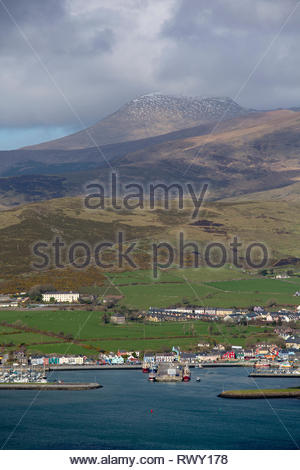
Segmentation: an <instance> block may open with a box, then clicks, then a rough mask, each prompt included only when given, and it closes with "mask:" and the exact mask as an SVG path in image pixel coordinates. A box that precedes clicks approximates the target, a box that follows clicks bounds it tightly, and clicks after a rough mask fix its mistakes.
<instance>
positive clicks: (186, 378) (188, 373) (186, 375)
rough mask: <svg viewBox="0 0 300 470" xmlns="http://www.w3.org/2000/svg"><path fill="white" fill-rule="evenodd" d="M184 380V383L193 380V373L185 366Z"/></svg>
mask: <svg viewBox="0 0 300 470" xmlns="http://www.w3.org/2000/svg"><path fill="white" fill-rule="evenodd" d="M182 380H183V381H184V382H189V381H190V380H191V371H190V369H189V367H188V366H184V369H183V378H182Z"/></svg>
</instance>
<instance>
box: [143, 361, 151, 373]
mask: <svg viewBox="0 0 300 470" xmlns="http://www.w3.org/2000/svg"><path fill="white" fill-rule="evenodd" d="M149 370H150V364H149V362H145V361H144V362H143V364H142V371H143V373H144V374H148V372H149Z"/></svg>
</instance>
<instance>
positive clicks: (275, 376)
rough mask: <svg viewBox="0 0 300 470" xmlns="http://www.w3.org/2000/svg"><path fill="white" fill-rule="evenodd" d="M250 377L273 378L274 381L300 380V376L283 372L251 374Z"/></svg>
mask: <svg viewBox="0 0 300 470" xmlns="http://www.w3.org/2000/svg"><path fill="white" fill-rule="evenodd" d="M248 377H269V378H270V377H271V378H273V379H279V378H280V379H282V378H285V379H300V374H293V373H286V372H285V373H282V372H276V373H274V372H261V373H260V372H251V374H249V376H248Z"/></svg>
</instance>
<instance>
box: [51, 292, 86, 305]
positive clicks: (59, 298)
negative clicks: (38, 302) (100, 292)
mask: <svg viewBox="0 0 300 470" xmlns="http://www.w3.org/2000/svg"><path fill="white" fill-rule="evenodd" d="M78 301H79V293H78V292H45V293H44V294H43V302H58V303H65V302H69V303H73V302H78Z"/></svg>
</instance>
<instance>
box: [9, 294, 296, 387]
mask: <svg viewBox="0 0 300 470" xmlns="http://www.w3.org/2000/svg"><path fill="white" fill-rule="evenodd" d="M88 300H90V297H88ZM118 300H119V299H115V298H113V299H112V298H111V297H109V296H107V297H104V298H103V300H102V306H105V305H106V304H109V303H110V302H112V308H111V311H110V313H109V315H107V314H105V315H106V316H105V319H106V322H107V323H110V324H111V325H116V326H118V325H119V326H122V325H125V324H126V323H128V316H127V315H126V312H125V310H126V309H125V308H123V311H122V312H120V311H119V310H118V309H116V308H114V307H115V306H116V305H117V302H118ZM90 305H91V304H90V302H87V297H86V296H82V295H81V294H80V293H79V292H57V291H46V292H43V293H42V294H41V295H40V297H39V298H38V299H36V300H35V301H32V298H31V297H30V295H28V293H26V292H20V293H16V294H15V295H1V296H0V309H3V310H7V311H8V316H7V318H9V311H23V312H24V311H28V310H29V311H30V310H33V311H34V310H36V309H38V311H41V312H43V311H49V310H51V311H53V310H54V311H55V310H57V311H61V309H63V310H67V311H69V310H76V309H78V308H79V309H80V310H84V309H87V308H90ZM94 308H97V307H94ZM121 310H122V309H121ZM135 320H136V321H140V322H141V321H142V322H143V323H144V324H145V323H148V324H158V323H161V324H165V323H166V322H170V323H172V322H176V323H182V324H184V323H185V322H186V323H188V324H192V323H193V322H195V321H197V320H202V321H205V322H207V323H208V324H210V323H211V324H215V325H218V324H220V323H224V324H227V325H230V324H231V325H243V326H248V325H252V324H255V325H260V326H261V327H263V325H264V324H266V325H272V326H273V333H274V334H275V335H276V336H277V337H278V338H279V341H278V344H276V343H268V342H260V343H257V344H255V345H252V347H244V346H242V345H229V344H228V341H227V342H224V344H223V341H222V337H220V338H219V340H218V341H217V342H216V341H213V342H210V341H208V340H207V341H201V342H198V343H197V345H196V347H195V348H194V349H193V350H190V349H188V350H183V349H181V348H180V347H179V346H175V345H174V346H173V347H172V348H171V350H168V348H167V347H165V348H164V350H160V351H153V350H151V351H147V350H131V349H130V350H123V349H122V348H118V350H117V351H100V352H99V353H97V354H95V353H93V354H89V353H88V352H87V353H86V354H68V353H65V354H58V353H55V354H54V353H52V354H32V352H28V351H27V349H26V347H25V346H23V347H16V348H13V349H12V348H10V350H9V351H7V348H6V347H5V344H4V343H3V342H2V344H1V345H0V348H1V349H0V351H2V352H1V353H0V363H1V365H2V368H3V369H4V370H6V369H7V368H10V367H12V368H13V370H14V369H16V370H18V368H20V367H21V368H27V370H29V371H30V373H28V375H27V378H28V380H29V381H30V378H31V377H36V374H32V372H31V371H32V369H37V370H39V371H41V370H42V369H43V370H44V374H43V375H40V376H39V377H40V378H43V377H44V376H45V373H46V371H48V370H71V369H75V370H76V369H93V368H95V369H97V368H100V369H105V368H120V369H122V368H127V369H128V368H129V369H141V370H143V371H144V372H149V377H150V380H151V379H153V380H154V376H156V375H155V374H156V373H157V369H160V370H162V368H163V367H164V366H163V364H165V365H166V367H168V365H169V366H171V365H173V366H174V365H175V366H176V364H177V365H178V366H177V368H178V367H179V368H180V367H181V366H179V365H180V364H181V365H183V366H186V367H191V368H194V367H218V366H248V367H250V368H252V369H253V370H252V373H255V374H261V373H263V374H265V373H266V371H268V374H273V375H274V374H276V375H279V376H283V375H285V376H294V375H295V376H297V375H299V374H300V331H299V330H298V329H297V328H296V327H295V325H297V322H298V321H299V320H300V305H299V306H298V307H295V309H294V310H287V309H281V310H278V311H271V310H268V309H265V308H263V307H260V306H254V307H252V308H251V309H237V308H212V307H209V308H208V307H199V306H193V305H188V306H186V305H184V306H183V305H181V306H178V305H177V306H173V307H169V308H156V307H149V309H148V310H147V311H139V312H136V317H135ZM5 325H7V326H11V325H10V324H9V322H2V326H5ZM70 341H71V342H72V338H70ZM174 370H175V369H174ZM178 370H179V369H178ZM178 370H177V372H178ZM183 370H184V369H182V371H183ZM177 372H176V373H175V372H174V375H176V374H177ZM180 373H181V372H180ZM182 373H183V372H182ZM39 374H40V372H39ZM151 374H154V375H151ZM179 375H180V374H179ZM177 376H178V374H177ZM19 377H20V374H19V372H17V373H16V374H14V372H13V373H10V374H8V373H7V371H6V373H5V374H2V375H1V377H0V383H1V382H2V383H5V382H7V381H8V380H9V381H11V380H13V381H14V380H17V381H18V380H19ZM186 377H188V374H186ZM23 380H24V377H23Z"/></svg>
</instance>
